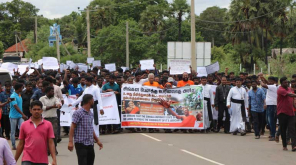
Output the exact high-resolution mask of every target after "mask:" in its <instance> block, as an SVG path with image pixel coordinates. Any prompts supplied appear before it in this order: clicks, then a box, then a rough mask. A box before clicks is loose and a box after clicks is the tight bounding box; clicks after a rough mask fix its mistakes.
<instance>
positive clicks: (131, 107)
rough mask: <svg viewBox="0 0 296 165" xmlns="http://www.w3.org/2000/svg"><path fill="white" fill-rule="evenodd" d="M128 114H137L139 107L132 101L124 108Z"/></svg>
mask: <svg viewBox="0 0 296 165" xmlns="http://www.w3.org/2000/svg"><path fill="white" fill-rule="evenodd" d="M125 110H126V111H127V112H128V113H129V114H139V113H140V109H139V107H137V106H136V105H135V103H134V102H133V101H129V102H128V107H127V108H126V109H125Z"/></svg>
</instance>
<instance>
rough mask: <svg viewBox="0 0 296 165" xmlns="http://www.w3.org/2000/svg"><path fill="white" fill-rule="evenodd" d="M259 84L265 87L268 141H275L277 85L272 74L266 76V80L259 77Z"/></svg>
mask: <svg viewBox="0 0 296 165" xmlns="http://www.w3.org/2000/svg"><path fill="white" fill-rule="evenodd" d="M259 82H260V84H261V86H262V87H263V88H266V89H267V94H266V105H267V108H266V116H267V123H268V125H269V128H270V138H269V141H275V133H276V108H277V89H278V88H277V86H276V84H275V82H276V79H275V78H274V77H272V76H270V77H268V81H267V80H266V79H265V78H264V77H260V80H259Z"/></svg>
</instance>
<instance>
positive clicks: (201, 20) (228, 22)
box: [196, 7, 286, 24]
mask: <svg viewBox="0 0 296 165" xmlns="http://www.w3.org/2000/svg"><path fill="white" fill-rule="evenodd" d="M283 9H286V7H285V8H282V9H279V10H276V11H272V12H269V13H266V14H263V15H261V16H258V17H253V18H250V19H245V20H238V21H224V22H219V21H209V20H203V19H198V18H196V20H198V21H200V22H207V23H216V24H231V23H239V22H246V21H251V20H255V19H258V18H261V17H265V16H267V15H269V14H271V13H275V12H278V11H280V10H283Z"/></svg>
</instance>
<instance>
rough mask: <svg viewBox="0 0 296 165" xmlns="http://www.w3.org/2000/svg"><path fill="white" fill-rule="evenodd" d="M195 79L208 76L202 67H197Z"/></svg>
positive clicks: (205, 69)
mask: <svg viewBox="0 0 296 165" xmlns="http://www.w3.org/2000/svg"><path fill="white" fill-rule="evenodd" d="M196 73H197V77H203V76H208V73H207V68H206V67H204V66H202V67H197V69H196Z"/></svg>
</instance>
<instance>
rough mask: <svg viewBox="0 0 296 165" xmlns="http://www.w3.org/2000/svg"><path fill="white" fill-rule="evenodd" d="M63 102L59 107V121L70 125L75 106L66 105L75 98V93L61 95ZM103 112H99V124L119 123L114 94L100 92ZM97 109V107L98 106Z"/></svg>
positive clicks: (64, 124) (62, 124)
mask: <svg viewBox="0 0 296 165" xmlns="http://www.w3.org/2000/svg"><path fill="white" fill-rule="evenodd" d="M63 97H64V101H65V104H64V105H63V106H62V108H61V117H60V122H61V126H70V125H71V123H72V115H73V113H74V111H75V110H76V108H75V107H68V105H69V104H72V103H73V102H74V101H75V100H76V96H75V95H70V96H68V97H67V96H66V95H63ZM101 97H102V102H103V109H104V114H103V115H101V114H99V124H100V125H106V124H120V119H119V113H118V106H117V101H116V96H115V94H114V93H112V92H110V93H101ZM98 109H99V108H98Z"/></svg>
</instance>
